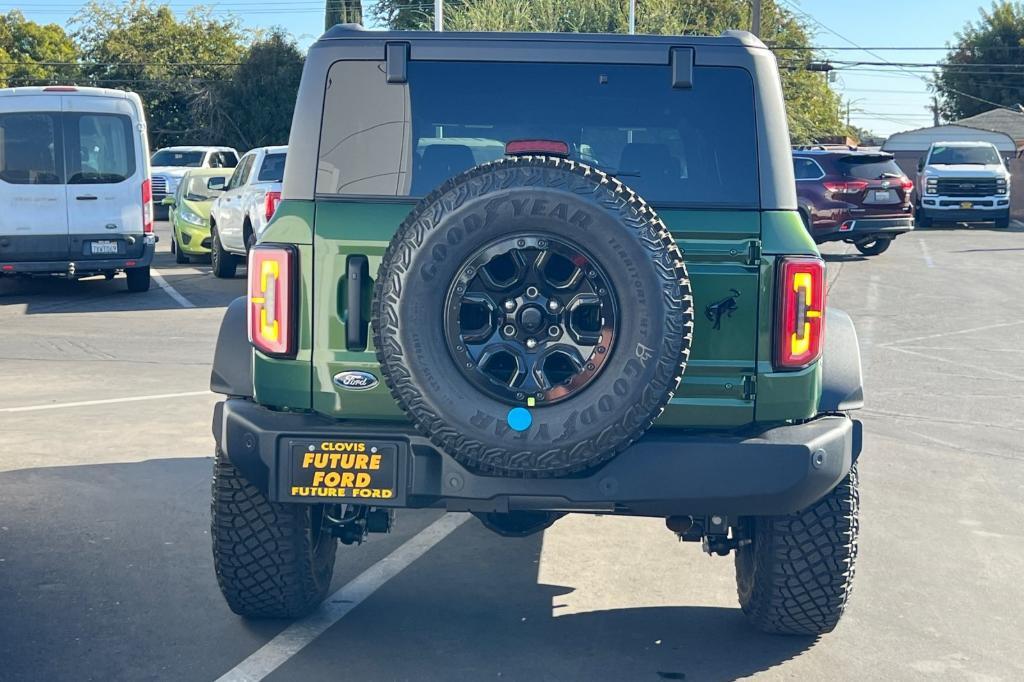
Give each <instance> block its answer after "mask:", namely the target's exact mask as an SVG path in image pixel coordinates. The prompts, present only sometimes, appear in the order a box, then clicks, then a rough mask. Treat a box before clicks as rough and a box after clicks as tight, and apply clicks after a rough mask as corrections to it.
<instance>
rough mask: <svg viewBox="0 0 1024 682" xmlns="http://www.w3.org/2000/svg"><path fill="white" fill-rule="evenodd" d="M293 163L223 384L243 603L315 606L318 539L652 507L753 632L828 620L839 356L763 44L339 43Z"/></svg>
mask: <svg viewBox="0 0 1024 682" xmlns="http://www.w3.org/2000/svg"><path fill="white" fill-rule="evenodd" d="M396 41H397V42H396ZM416 55H421V56H422V55H425V56H426V58H424V59H417V58H416ZM353 93H358V96H353ZM510 93H514V96H511V95H510ZM469 140H485V141H486V143H473V144H470V143H469ZM495 147H498V148H500V149H501V155H500V156H499V157H498V158H497V159H496V160H493V161H489V162H487V161H486V157H488V156H489V151H488V150H491V149H493V148H495ZM288 154H289V156H290V158H289V162H288V170H287V173H286V177H285V181H284V199H283V201H282V203H281V205H280V207H279V208H278V209H277V214H276V215H275V216H274V218H273V219H272V220H271V221H270V223H269V225H267V227H266V229H265V230H264V231H263V232H262V235H261V236H260V239H259V242H258V243H257V244H256V245H255V246H253V247H252V249H251V250H250V253H249V267H248V275H249V278H248V296H247V297H246V298H240V299H238V300H236V301H234V302H233V303H231V304H230V305H229V306H228V309H227V311H226V313H225V317H224V319H223V322H222V324H221V328H220V335H219V337H218V340H217V347H216V351H215V359H214V366H213V372H212V377H211V387H212V389H213V390H214V391H215V392H217V393H221V394H223V395H224V396H225V399H224V400H223V402H221V403H219V404H218V405H217V406H216V407H215V411H214V420H213V421H214V427H213V433H214V436H215V438H216V443H217V444H216V459H215V463H214V484H213V503H212V509H213V520H212V523H213V531H212V532H211V536H212V539H213V554H214V566H215V571H216V574H217V582H218V584H219V586H220V589H221V591H222V593H223V595H224V597H225V599H226V601H227V603H228V605H229V606H230V608H231V609H233V610H234V611H235V612H236V613H239V614H242V615H244V616H247V617H271V618H282V617H287V618H292V617H296V616H300V615H302V614H305V613H309V612H310V611H312V610H313V609H315V608H316V607H317V605H318V604H319V603H320V602H321V601H322V600H323V599H324V597H325V596H326V595H327V593H328V591H329V589H330V585H331V575H332V571H333V570H334V564H335V558H336V554H337V551H336V549H337V540H338V539H339V538H340V539H341V541H342V542H344V543H346V544H348V545H352V546H353V549H354V548H355V546H356V545H358V544H359V543H360V542H361V541H362V540H363V539H364V538H365V537H366V534H367V533H374V532H378V533H379V532H386V531H388V529H389V528H390V527H391V514H392V511H393V510H394V509H396V508H432V509H441V510H450V511H470V512H472V513H473V514H474V515H476V516H477V518H479V519H480V520H481V522H482V523H483V525H484V526H485V527H487V528H488V529H490V530H492V531H494V532H496V533H498V534H500V535H503V536H508V537H522V536H525V535H529V534H531V533H538V532H541V531H543V530H544V529H545V528H547V527H548V526H550V525H551V524H552V523H556V522H557V521H558V519H559V518H560V517H561V516H563V515H565V514H567V513H590V514H618V515H625V516H646V517H655V518H662V519H665V520H666V523H667V525H668V527H669V529H671V530H672V531H673V532H675V533H676V534H677V535H678V537H679V538H680V539H682V540H685V541H691V542H698V543H701V545H702V547H703V549H704V550H705V551H707V552H708V553H709V554H714V555H722V556H725V555H728V554H730V553H732V552H736V560H735V572H736V581H737V585H738V592H739V601H740V606H741V607H742V610H743V611H744V613H746V614H747V616H748V617H749V619H750V620H751V622H752V623H753V624H754V625H755V626H756V627H758V628H761V629H763V630H766V631H769V632H776V633H789V634H802V635H818V634H821V633H823V632H828V631H830V630H831V629H832V628H834V627H835V626H836V624H837V623H838V621H839V619H840V616H841V615H842V613H843V611H844V609H845V606H846V603H847V597H848V595H849V590H850V586H851V580H852V578H853V575H854V561H855V558H856V554H857V532H858V520H857V518H858V509H859V503H858V493H857V469H856V461H857V457H858V455H859V453H860V444H861V442H862V437H861V434H860V426H859V422H857V421H855V420H854V419H853V418H852V417H851V416H850V411H851V410H855V409H857V408H858V407H860V406H861V404H862V401H863V393H862V388H861V376H860V354H859V350H858V348H857V339H856V334H855V332H854V329H853V324H852V322H851V321H850V318H849V317H848V316H847V315H846V314H845V313H842V312H841V311H838V310H835V309H832V308H828V309H827V310H826V303H825V276H824V275H825V266H824V262H823V261H822V259H821V257H820V255H819V253H818V250H817V248H816V247H815V245H814V242H813V241H812V240H811V238H810V237H809V236H808V235H807V233H806V231H805V230H804V227H803V225H802V224H801V222H800V216H799V213H798V212H797V210H796V207H797V200H796V191H795V185H794V182H793V163H792V158H791V153H790V147H789V140H788V139H787V134H786V113H785V105H784V102H783V97H782V88H781V83H780V79H779V73H778V69H777V66H776V62H775V57H774V56H773V54H772V52H771V51H769V50H767V49H765V46H764V44H763V43H761V41H760V40H758V39H757V38H755V37H754V36H752V35H750V34H749V33H745V32H732V31H730V32H727V33H726V34H725V35H724V36H722V37H718V38H711V37H692V36H666V37H663V36H623V35H609V36H601V35H574V34H535V35H530V36H528V37H524V36H523V35H522V34H507V33H506V34H502V33H480V34H465V33H428V32H421V33H415V32H408V33H401V34H393V33H384V32H367V31H363V30H357V29H355V28H353V27H351V26H335V27H334V28H332V29H330V30H329V31H328V32H327V33H326V34H325V35H324V36H323V37H322V38H321V39H320V40H319V41H318V42H317V43H316V44H315V45H314V46H313V47H311V48H310V50H309V55H308V58H307V59H306V62H305V66H304V72H303V76H302V84H301V86H300V88H299V92H298V99H297V103H296V107H295V114H294V118H293V124H292V130H291V136H290V138H289V152H288ZM482 160H483V161H482ZM240 174H241V175H242V176H244V175H245V171H240ZM236 184H239V185H240V184H243V183H242V182H239V183H236ZM226 198H227V194H225V196H222V197H221V198H220V199H218V200H217V203H218V204H222V203H223V202H224V200H225V199H226ZM215 210H216V208H215ZM235 244H236V246H235V248H238V249H240V248H241V243H240V242H239V241H236V242H235ZM691 283H692V287H691ZM825 327H827V331H826V330H825ZM823 357H824V359H823ZM684 370H685V373H684ZM680 378H681V379H682V381H681V383H680ZM652 427H653V428H652ZM406 606H408V608H410V609H414V608H417V606H416V605H415V604H408V605H406Z"/></svg>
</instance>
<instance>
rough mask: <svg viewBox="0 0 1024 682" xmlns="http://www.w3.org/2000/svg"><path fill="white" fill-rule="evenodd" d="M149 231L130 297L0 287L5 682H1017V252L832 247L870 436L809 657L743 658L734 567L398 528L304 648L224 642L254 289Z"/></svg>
mask: <svg viewBox="0 0 1024 682" xmlns="http://www.w3.org/2000/svg"><path fill="white" fill-rule="evenodd" d="M159 231H160V232H162V234H163V240H162V241H161V243H160V245H159V249H160V253H159V254H158V257H157V260H156V263H155V265H154V268H155V272H156V273H157V274H159V279H158V280H157V281H155V282H154V286H153V288H152V290H151V291H149V292H147V293H144V294H130V293H128V292H127V290H126V288H125V284H124V281H123V279H120V278H118V279H115V280H112V281H105V280H103V279H102V278H100V279H93V280H83V281H78V282H67V281H64V280H60V279H53V280H33V281H28V282H22V281H2V280H0V370H2V371H0V381H2V390H0V434H2V436H3V441H2V442H3V447H2V448H0V679H4V680H22V679H24V680H28V679H54V680H58V679H59V680H64V679H68V680H150V679H153V680H213V679H216V678H218V677H220V676H223V675H228V676H229V677H231V678H234V679H241V678H244V677H245V676H246V675H250V677H251V676H252V675H253V671H256V673H257V674H256V675H255V676H256V677H261V676H263V675H266V676H267V678H266V679H269V680H297V679H306V680H318V679H332V680H348V679H362V680H489V679H497V680H654V681H656V680H682V679H685V680H731V679H736V678H742V677H746V676H754V677H758V678H762V679H843V680H845V679H850V680H863V679H870V680H894V679H898V680H915V679H933V678H942V679H969V680H976V679H977V680H980V679H985V680H998V679H1002V680H1019V679H1024V662H1022V659H1021V656H1020V641H1021V634H1020V633H1021V632H1024V615H1022V614H1024V583H1022V576H1024V526H1022V523H1021V519H1022V518H1024V517H1022V512H1021V504H1022V500H1024V452H1022V449H1021V445H1020V444H1021V441H1022V439H1024V395H1022V393H1024V392H1022V390H1021V387H1022V385H1024V384H1022V382H1024V298H1022V297H1021V295H1020V294H1021V291H1022V281H1024V265H1022V262H1024V226H1022V225H1020V224H1019V223H1017V224H1015V226H1014V227H1013V228H1011V229H1010V230H995V229H989V228H985V227H977V228H975V229H966V228H960V229H949V228H947V229H934V230H927V231H918V232H915V233H912V234H910V235H907V236H905V237H902V238H900V239H899V240H898V241H897V242H896V243H895V244H894V245H893V247H892V248H891V249H890V250H889V251H888V252H887V253H885V254H883V255H881V256H878V257H874V258H870V259H864V258H861V257H860V256H859V255H857V253H856V251H854V250H853V249H852V247H846V246H844V245H830V246H825V247H824V248H823V251H824V253H825V254H826V258H827V260H828V271H829V283H830V293H829V305H831V306H834V307H838V308H842V309H844V310H846V311H847V312H849V313H850V314H851V315H852V316H853V318H854V321H855V322H856V324H857V326H858V331H859V333H860V339H861V346H862V353H863V361H864V371H865V384H866V393H867V408H866V409H865V410H863V411H861V413H860V414H859V417H860V418H861V419H863V420H864V424H865V450H864V453H863V455H862V457H861V460H860V474H861V495H862V498H861V501H862V534H861V547H860V557H859V560H858V564H857V576H856V580H855V588H854V593H853V596H852V598H851V601H850V606H849V610H848V612H847V615H846V617H845V618H844V620H843V622H842V623H841V624H840V626H839V628H838V629H837V630H836V631H835V632H834V633H832V634H830V635H827V636H824V637H822V638H821V639H819V640H817V641H815V640H813V639H809V638H791V637H774V636H767V635H761V634H758V633H757V632H755V631H753V630H751V629H750V628H749V627H748V626H747V625H746V623H745V621H744V620H743V618H742V616H741V614H740V612H739V609H738V607H737V604H736V595H735V586H734V578H733V567H732V560H731V559H723V558H718V557H715V558H710V557H708V556H706V555H704V554H702V553H701V552H700V550H699V547H697V546H696V545H693V544H682V543H679V542H677V541H676V540H675V538H674V536H673V535H672V534H671V533H670V532H669V531H667V530H666V529H665V528H664V524H663V522H661V521H659V520H645V519H620V518H612V517H586V516H569V517H566V518H564V519H562V520H560V521H558V522H557V523H556V524H555V525H554V526H553V527H552V528H551V529H549V530H548V531H546V532H545V533H544V534H543V535H536V536H533V537H530V538H524V539H516V540H509V539H503V538H499V537H498V536H495V535H493V534H491V533H490V532H488V531H486V530H484V529H483V527H482V526H481V525H480V524H479V523H478V522H477V521H476V520H474V519H469V520H468V521H465V522H462V523H459V521H461V519H458V518H455V519H452V518H449V519H448V520H447V521H440V522H439V523H443V524H447V525H445V526H444V529H443V531H444V532H443V533H439V532H438V528H440V527H439V526H438V525H437V523H435V522H438V519H439V517H440V516H441V515H440V514H439V513H438V512H431V511H420V512H400V513H399V515H398V519H397V524H396V529H395V531H394V532H393V533H392V534H390V535H388V536H379V535H374V536H371V537H370V539H369V541H368V542H366V543H365V544H363V545H362V546H359V547H344V546H343V547H341V548H340V549H339V555H338V564H337V566H338V568H337V571H336V575H335V582H334V587H333V588H332V589H334V590H339V589H341V588H345V589H343V590H341V591H340V592H339V593H338V594H336V595H335V596H334V597H333V598H332V599H331V600H330V601H329V602H328V604H327V605H326V607H325V611H324V612H323V613H324V614H327V615H326V616H324V617H323V618H321V620H320V621H317V622H313V621H303V622H302V623H299V624H297V625H295V624H290V623H288V622H281V621H271V622H247V621H244V620H242V619H240V618H238V617H237V616H235V615H234V614H232V613H231V612H230V611H229V610H228V608H227V606H226V605H225V604H224V602H223V600H222V599H221V597H220V593H219V591H218V589H217V584H216V580H215V578H214V575H213V568H212V560H211V556H210V550H209V545H210V537H209V493H210V473H211V459H210V455H211V452H212V449H213V440H212V437H211V435H210V416H211V409H212V406H213V404H214V402H215V401H216V397H215V396H213V395H212V394H210V393H208V391H207V387H208V381H209V365H210V362H211V360H212V357H213V347H214V341H215V337H216V333H217V327H218V323H219V319H220V316H221V314H222V312H223V308H224V306H225V305H226V304H227V303H228V302H229V301H231V300H232V299H233V298H234V297H236V296H239V295H241V294H242V293H243V289H244V270H240V271H239V276H238V277H237V278H236V279H234V280H227V281H225V280H217V279H215V278H214V277H213V276H212V275H211V274H210V273H209V266H208V265H207V264H201V263H198V264H189V265H185V266H179V265H175V264H174V261H173V257H172V256H171V255H170V254H169V252H168V251H167V243H168V242H167V237H166V224H162V225H160V226H159ZM168 288H169V289H170V290H169V289H168ZM286 629H288V630H287V631H288V634H289V635H290V636H292V639H290V640H287V641H286V640H284V639H282V638H281V637H278V635H280V634H281V633H282V632H283V631H285V630H286ZM295 637H298V641H302V642H306V641H309V643H308V645H307V646H305V647H303V648H301V649H299V650H298V651H297V652H296V651H294V650H293V649H294V648H295V647H291V648H289V646H287V644H288V641H291V642H294V641H296V639H295Z"/></svg>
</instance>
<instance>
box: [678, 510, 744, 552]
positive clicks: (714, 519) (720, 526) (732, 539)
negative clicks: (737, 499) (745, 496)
mask: <svg viewBox="0 0 1024 682" xmlns="http://www.w3.org/2000/svg"><path fill="white" fill-rule="evenodd" d="M665 525H666V526H668V528H669V530H671V531H672V532H674V533H675V534H676V535H678V536H679V539H680V541H682V542H700V543H701V546H702V547H703V549H704V551H705V552H707V553H708V554H717V555H718V556H727V555H728V554H729V552H731V551H732V550H734V549H736V548H738V547H741V546H743V545H748V544H750V540H749V539H748V538H745V537H743V535H742V533H740V528H741V527H740V526H739V525H737V526H735V527H734V528H733V529H732V536H730V535H729V517H728V516H725V515H722V514H711V515H710V516H698V517H693V516H670V517H668V518H667V519H665Z"/></svg>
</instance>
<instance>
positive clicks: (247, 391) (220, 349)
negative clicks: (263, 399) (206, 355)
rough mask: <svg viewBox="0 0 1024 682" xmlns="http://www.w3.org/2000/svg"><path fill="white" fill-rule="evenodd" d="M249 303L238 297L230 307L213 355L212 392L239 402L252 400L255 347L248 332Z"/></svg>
mask: <svg viewBox="0 0 1024 682" xmlns="http://www.w3.org/2000/svg"><path fill="white" fill-rule="evenodd" d="M246 312H247V311H246V299H245V296H239V297H238V298H236V299H235V300H233V301H232V302H231V303H230V304H228V308H227V310H226V311H225V312H224V318H223V319H222V320H221V323H220V333H219V334H217V348H216V350H215V351H214V353H213V370H212V371H211V372H210V390H211V391H213V392H214V393H221V394H223V395H226V396H231V397H236V398H252V397H253V396H254V391H253V385H252V345H251V344H250V343H249V331H248V329H247V328H246V325H247V320H246Z"/></svg>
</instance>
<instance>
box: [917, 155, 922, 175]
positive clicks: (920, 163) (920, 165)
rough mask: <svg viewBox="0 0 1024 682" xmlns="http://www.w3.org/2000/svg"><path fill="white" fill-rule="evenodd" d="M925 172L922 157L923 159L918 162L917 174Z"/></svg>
mask: <svg viewBox="0 0 1024 682" xmlns="http://www.w3.org/2000/svg"><path fill="white" fill-rule="evenodd" d="M923 170H924V158H923V157H922V158H920V159H918V160H917V172H918V173H920V172H921V171H923Z"/></svg>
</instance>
